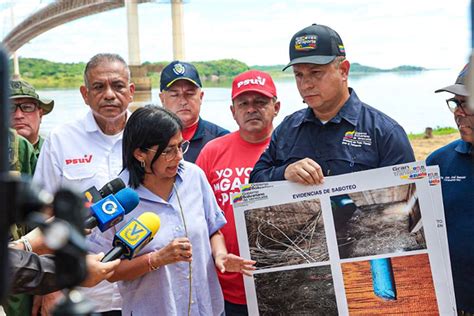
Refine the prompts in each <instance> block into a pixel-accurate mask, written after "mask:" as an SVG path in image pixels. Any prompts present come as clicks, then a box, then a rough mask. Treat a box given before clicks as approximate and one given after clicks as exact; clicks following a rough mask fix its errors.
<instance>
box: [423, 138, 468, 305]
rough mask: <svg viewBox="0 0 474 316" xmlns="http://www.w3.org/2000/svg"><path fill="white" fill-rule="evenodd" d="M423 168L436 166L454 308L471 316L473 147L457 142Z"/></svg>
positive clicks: (435, 156) (439, 152)
mask: <svg viewBox="0 0 474 316" xmlns="http://www.w3.org/2000/svg"><path fill="white" fill-rule="evenodd" d="M426 164H427V165H439V170H440V175H441V189H442V192H443V205H444V215H445V218H446V230H447V233H448V244H449V255H450V257H451V269H452V273H453V281H454V292H455V296H456V305H457V308H458V310H464V311H466V312H469V313H474V287H473V284H474V243H473V242H472V240H473V239H474V230H473V227H474V194H473V188H474V152H473V146H472V144H470V143H467V142H465V141H463V140H461V139H458V140H456V141H454V142H452V143H450V144H448V145H446V146H444V147H442V148H440V149H438V150H436V151H435V152H433V153H432V154H431V155H429V156H428V158H426Z"/></svg>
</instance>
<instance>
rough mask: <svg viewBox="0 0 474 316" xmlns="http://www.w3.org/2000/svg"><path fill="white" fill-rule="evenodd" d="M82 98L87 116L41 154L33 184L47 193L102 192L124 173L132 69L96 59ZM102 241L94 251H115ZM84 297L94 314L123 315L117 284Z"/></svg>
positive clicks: (94, 235)
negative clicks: (64, 187)
mask: <svg viewBox="0 0 474 316" xmlns="http://www.w3.org/2000/svg"><path fill="white" fill-rule="evenodd" d="M80 92H81V95H82V98H83V99H84V103H85V104H87V105H88V106H89V108H90V110H89V111H88V113H87V114H86V115H85V116H84V117H82V118H79V119H77V120H75V121H72V122H70V123H66V124H64V125H62V126H59V127H57V128H56V129H54V130H53V131H52V132H51V134H50V135H49V137H48V138H47V139H46V140H45V142H44V145H43V147H42V149H41V153H40V156H39V159H38V163H37V166H36V171H35V175H34V178H33V181H35V182H37V183H39V184H41V185H42V186H43V188H44V189H46V190H47V191H48V192H52V193H54V192H55V191H56V190H57V189H58V188H59V187H60V186H62V185H69V186H70V187H73V188H76V189H77V190H80V191H85V190H87V189H88V188H90V187H92V186H95V187H96V188H100V187H102V186H103V185H104V184H106V183H107V182H109V181H110V180H112V179H114V178H116V177H117V175H118V174H119V172H120V171H121V170H122V136H123V130H124V128H125V124H126V122H127V118H128V117H129V112H128V111H127V109H128V106H129V104H130V103H131V102H132V101H133V94H134V92H135V85H134V84H133V83H131V82H130V70H129V68H128V65H127V63H126V62H125V61H124V60H123V58H122V57H120V56H119V55H116V54H97V55H95V56H94V57H92V58H91V59H90V60H89V62H88V63H87V64H86V67H85V70H84V85H82V86H81V87H80ZM101 241H104V239H103V237H102V234H101V232H100V230H99V229H97V228H94V229H93V230H92V232H91V234H90V235H88V237H87V243H88V247H89V251H91V252H94V253H99V252H107V251H108V250H109V249H110V247H111V245H109V244H107V245H105V244H104V245H101ZM83 291H84V294H85V295H86V297H87V298H88V299H90V300H92V301H93V303H95V305H96V310H95V311H94V312H97V313H103V314H104V315H120V314H121V312H120V309H121V306H122V302H121V297H120V294H119V292H118V288H117V286H116V284H112V283H109V282H107V281H103V282H101V283H99V284H98V285H97V286H96V287H94V288H90V289H87V290H86V289H84V290H83Z"/></svg>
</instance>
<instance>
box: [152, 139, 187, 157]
mask: <svg viewBox="0 0 474 316" xmlns="http://www.w3.org/2000/svg"><path fill="white" fill-rule="evenodd" d="M188 149H189V141H187V140H185V141H182V142H181V143H180V144H178V145H177V146H172V147H166V149H165V150H163V152H162V153H161V155H162V156H164V157H165V160H166V161H171V160H173V159H174V158H176V155H178V151H180V152H181V153H182V154H183V155H184V154H185V153H186V152H187V151H188ZM146 150H149V151H152V152H154V153H156V152H158V151H157V150H155V149H151V148H147V149H146Z"/></svg>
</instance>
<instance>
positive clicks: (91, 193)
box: [84, 178, 125, 203]
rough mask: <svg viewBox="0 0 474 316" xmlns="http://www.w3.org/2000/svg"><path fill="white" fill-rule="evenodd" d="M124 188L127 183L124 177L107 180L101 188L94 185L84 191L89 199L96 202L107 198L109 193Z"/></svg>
mask: <svg viewBox="0 0 474 316" xmlns="http://www.w3.org/2000/svg"><path fill="white" fill-rule="evenodd" d="M122 189H125V183H124V182H123V180H122V179H120V178H116V179H113V180H112V181H109V182H107V183H106V184H105V185H104V186H103V187H102V188H101V189H100V190H97V188H96V187H94V186H92V187H90V188H88V189H87V190H86V191H84V196H85V197H86V199H87V201H89V202H91V203H95V202H97V201H99V200H101V199H103V198H105V197H106V196H107V195H110V194H115V193H117V192H118V191H120V190H122Z"/></svg>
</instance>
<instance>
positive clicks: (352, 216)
mask: <svg viewBox="0 0 474 316" xmlns="http://www.w3.org/2000/svg"><path fill="white" fill-rule="evenodd" d="M331 208H332V215H333V219H334V229H335V230H336V237H337V244H338V250H339V256H340V258H341V259H345V258H357V257H365V256H373V255H381V254H389V253H393V252H405V251H413V250H420V249H426V242H425V237H424V232H423V224H422V218H421V212H420V207H419V204H418V198H417V195H416V184H414V183H412V184H404V185H399V186H394V187H387V188H381V189H374V190H367V191H362V192H354V193H349V194H342V195H337V196H332V197H331Z"/></svg>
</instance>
